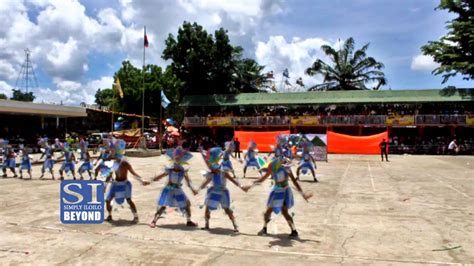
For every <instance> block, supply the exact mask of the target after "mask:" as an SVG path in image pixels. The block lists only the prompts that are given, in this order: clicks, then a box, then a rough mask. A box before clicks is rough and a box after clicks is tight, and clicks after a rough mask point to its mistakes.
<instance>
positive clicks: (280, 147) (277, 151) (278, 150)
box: [267, 135, 286, 158]
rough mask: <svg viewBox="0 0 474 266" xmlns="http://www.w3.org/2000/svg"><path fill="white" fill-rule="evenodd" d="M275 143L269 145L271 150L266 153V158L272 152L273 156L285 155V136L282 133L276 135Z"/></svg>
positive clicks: (281, 156) (280, 156)
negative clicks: (274, 144)
mask: <svg viewBox="0 0 474 266" xmlns="http://www.w3.org/2000/svg"><path fill="white" fill-rule="evenodd" d="M276 139H277V143H276V146H273V145H272V146H271V148H272V151H271V152H270V153H268V155H267V158H271V157H270V156H271V155H272V154H273V155H274V157H275V158H283V157H285V144H286V138H285V137H284V136H282V135H278V136H277V137H276Z"/></svg>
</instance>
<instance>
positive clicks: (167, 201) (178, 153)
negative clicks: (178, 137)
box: [149, 146, 197, 228]
mask: <svg viewBox="0 0 474 266" xmlns="http://www.w3.org/2000/svg"><path fill="white" fill-rule="evenodd" d="M166 156H168V158H169V159H170V162H171V165H170V166H167V167H165V170H164V172H163V173H162V174H159V175H157V176H155V177H154V178H153V181H158V180H160V179H162V178H163V177H165V176H168V184H167V185H166V186H165V187H164V188H163V190H162V192H161V195H160V197H159V198H158V200H157V204H158V207H157V210H156V213H155V217H154V218H153V221H152V222H151V223H150V225H149V226H150V227H151V228H155V227H156V222H157V221H158V219H159V218H160V217H161V215H162V214H163V213H164V211H165V210H166V207H167V206H168V207H176V208H179V210H180V211H181V212H182V213H184V214H185V215H186V220H187V222H186V225H187V226H197V224H196V223H194V222H193V221H191V202H189V200H188V197H187V196H186V194H184V191H183V189H182V188H181V186H182V183H183V179H185V180H186V183H187V185H188V187H189V188H190V189H191V191H192V192H193V193H196V190H195V189H194V188H193V185H192V184H191V180H190V179H189V176H188V169H185V168H184V167H183V165H184V164H186V162H187V161H189V159H191V158H192V154H191V153H189V152H188V151H187V150H185V149H183V148H182V147H181V146H178V147H176V148H175V149H168V150H166Z"/></svg>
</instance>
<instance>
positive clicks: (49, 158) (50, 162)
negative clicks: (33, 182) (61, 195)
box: [38, 137, 54, 180]
mask: <svg viewBox="0 0 474 266" xmlns="http://www.w3.org/2000/svg"><path fill="white" fill-rule="evenodd" d="M38 144H39V145H41V147H42V150H43V154H41V157H40V160H41V159H42V158H43V157H44V156H46V158H45V159H44V163H43V167H42V168H41V176H40V179H43V177H44V172H45V171H46V169H48V170H49V172H50V173H51V177H52V178H53V180H54V172H53V166H54V159H53V153H54V150H53V147H52V146H50V145H49V144H48V138H46V137H45V138H40V140H39V141H38Z"/></svg>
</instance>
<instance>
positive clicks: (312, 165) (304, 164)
mask: <svg viewBox="0 0 474 266" xmlns="http://www.w3.org/2000/svg"><path fill="white" fill-rule="evenodd" d="M300 145H301V147H302V148H303V153H302V155H301V161H300V164H299V166H298V169H296V179H297V180H300V171H303V174H305V173H306V172H307V171H308V170H309V171H311V174H312V175H313V179H314V182H318V179H316V174H315V173H314V169H316V161H315V160H314V157H313V156H312V155H311V153H310V150H311V143H310V142H308V141H303V142H301V143H300Z"/></svg>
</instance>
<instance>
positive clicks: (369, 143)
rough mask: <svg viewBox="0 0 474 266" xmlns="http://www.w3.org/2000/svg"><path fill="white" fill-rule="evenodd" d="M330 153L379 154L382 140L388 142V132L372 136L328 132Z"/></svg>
mask: <svg viewBox="0 0 474 266" xmlns="http://www.w3.org/2000/svg"><path fill="white" fill-rule="evenodd" d="M327 136H328V153H346V154H379V153H380V148H379V144H380V142H382V139H385V140H386V141H388V132H387V131H385V132H383V133H380V134H375V135H371V136H350V135H344V134H339V133H334V132H332V131H328V132H327Z"/></svg>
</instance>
